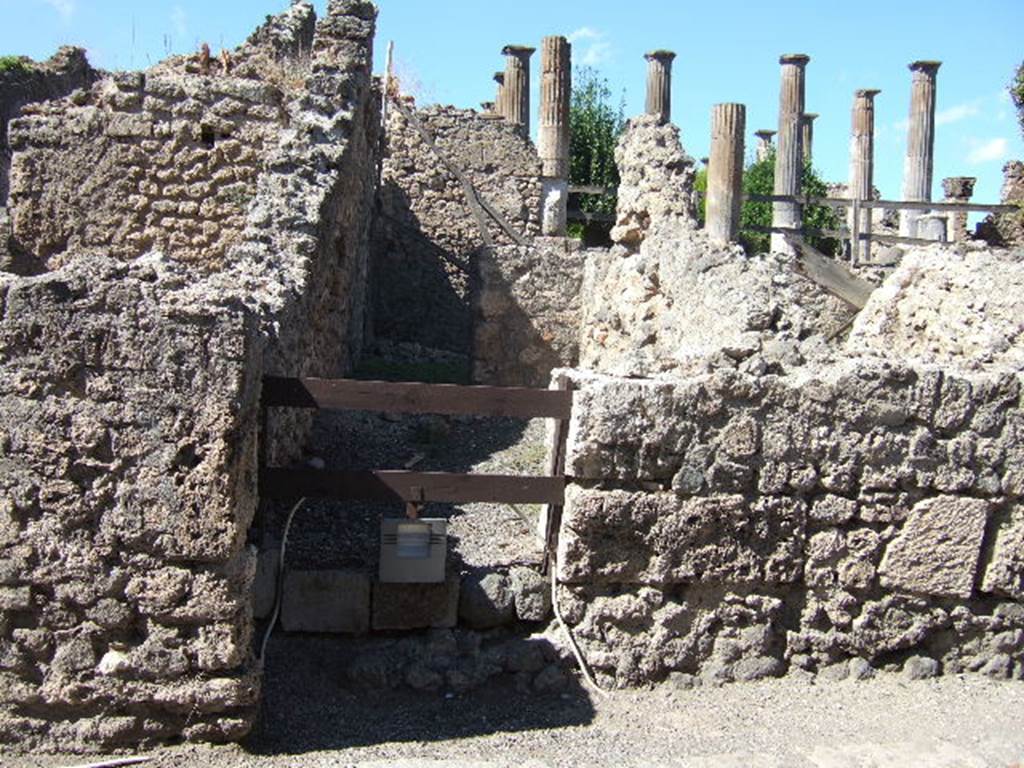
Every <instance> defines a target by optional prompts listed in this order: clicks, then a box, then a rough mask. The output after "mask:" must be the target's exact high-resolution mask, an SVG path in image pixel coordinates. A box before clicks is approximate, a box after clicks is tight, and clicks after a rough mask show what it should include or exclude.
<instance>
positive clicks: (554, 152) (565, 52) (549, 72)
mask: <svg viewBox="0 0 1024 768" xmlns="http://www.w3.org/2000/svg"><path fill="white" fill-rule="evenodd" d="M540 66H541V81H540V130H539V132H538V134H537V150H538V153H539V154H540V159H541V164H542V171H541V173H542V174H543V175H544V179H543V200H542V206H543V208H542V211H541V231H542V232H543V233H544V234H545V235H550V236H554V237H564V236H565V234H566V228H567V226H568V219H567V210H566V209H567V206H568V202H569V103H570V98H571V91H572V47H571V46H570V45H569V42H568V41H567V40H566V39H565V38H564V37H545V38H544V40H543V42H542V44H541V60H540Z"/></svg>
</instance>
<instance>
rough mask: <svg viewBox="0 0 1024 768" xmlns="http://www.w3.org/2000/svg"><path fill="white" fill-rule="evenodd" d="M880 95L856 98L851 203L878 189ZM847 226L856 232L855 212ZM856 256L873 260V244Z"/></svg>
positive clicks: (871, 92) (865, 216)
mask: <svg viewBox="0 0 1024 768" xmlns="http://www.w3.org/2000/svg"><path fill="white" fill-rule="evenodd" d="M879 93H881V91H879V90H877V89H874V88H866V89H862V90H859V91H855V92H854V94H853V118H852V122H851V127H850V188H849V197H850V199H851V200H870V199H871V197H872V195H873V194H874V189H875V96H877V95H878V94H879ZM871 215H872V210H871V209H870V208H865V209H863V210H861V212H860V225H859V231H860V232H866V231H867V230H868V228H869V226H870V224H871ZM847 226H849V228H850V231H851V232H853V230H854V226H853V208H852V207H851V208H850V209H849V210H848V213H847ZM853 250H854V252H856V253H857V254H858V255H859V258H863V259H864V260H869V259H870V258H871V241H870V240H864V241H861V243H860V245H859V246H858V247H855V248H854V249H853Z"/></svg>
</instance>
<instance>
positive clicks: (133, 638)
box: [0, 0, 379, 750]
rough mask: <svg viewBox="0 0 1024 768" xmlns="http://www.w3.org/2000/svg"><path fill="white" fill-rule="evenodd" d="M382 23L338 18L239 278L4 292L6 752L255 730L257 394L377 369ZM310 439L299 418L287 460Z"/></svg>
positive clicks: (156, 259) (103, 273) (80, 275)
mask: <svg viewBox="0 0 1024 768" xmlns="http://www.w3.org/2000/svg"><path fill="white" fill-rule="evenodd" d="M300 7H301V8H305V9H308V12H309V13H312V7H311V6H309V5H308V4H300ZM293 12H294V9H293ZM375 15H376V10H375V8H374V7H373V6H372V4H370V3H366V2H359V1H358V0H332V2H330V3H329V5H328V10H327V15H326V17H325V18H323V19H321V20H320V21H319V23H318V25H317V28H316V37H315V39H314V41H313V44H312V54H311V69H310V71H309V76H308V78H307V79H306V80H305V85H304V86H303V88H302V90H301V92H300V93H299V94H297V97H296V98H294V99H291V100H289V101H288V102H287V103H286V105H285V108H286V109H287V110H288V118H289V125H290V128H291V130H288V131H281V132H280V133H279V135H278V136H277V137H276V139H275V141H273V142H269V141H268V142H267V143H268V146H269V145H270V144H273V146H272V147H270V148H269V150H268V152H267V156H266V160H265V164H264V166H263V172H262V173H261V174H260V176H259V178H258V179H257V180H256V182H255V185H254V196H253V199H252V201H251V202H250V203H249V205H248V209H247V213H246V223H245V229H244V230H243V231H242V232H241V234H240V236H239V240H238V242H237V244H235V245H233V246H232V247H230V248H229V249H228V251H227V253H226V255H225V258H224V260H223V263H224V264H225V265H226V268H224V269H221V270H219V271H210V269H209V266H210V265H206V264H204V265H202V266H201V267H200V266H198V265H195V264H192V263H188V262H184V261H179V260H176V259H174V258H173V257H171V256H169V255H167V254H163V253H160V252H158V251H151V252H149V253H139V254H137V255H136V256H135V257H134V258H131V257H126V256H125V254H123V253H120V252H117V249H111V250H112V251H113V252H111V253H103V252H99V251H98V249H91V250H81V251H78V250H74V251H72V252H68V253H66V254H64V256H63V257H62V259H61V264H60V266H57V265H56V264H54V265H52V266H53V268H52V269H51V270H50V271H47V272H44V273H42V274H39V275H36V276H18V275H14V274H10V273H7V274H3V273H0V421H2V423H3V424H4V427H3V429H2V431H0V467H2V471H0V742H3V743H5V744H13V745H16V746H17V747H18V748H33V747H36V746H40V745H42V746H50V747H53V746H59V747H60V748H61V749H63V750H97V749H111V748H115V747H124V746H129V745H136V744H150V743H154V742H159V741H165V740H168V739H173V738H179V737H184V738H186V739H196V740H217V741H220V740H230V739H237V738H240V737H241V736H242V735H244V734H245V733H246V732H247V731H248V730H249V728H250V727H251V725H252V722H253V719H254V716H255V712H256V703H257V700H258V696H259V682H260V680H259V669H258V666H257V664H256V662H255V659H254V658H253V655H252V654H253V650H252V646H251V643H250V640H251V632H252V615H251V604H250V591H251V582H252V578H253V573H254V569H255V561H256V553H255V551H254V550H253V549H251V548H249V547H247V546H246V544H247V533H248V531H249V527H250V524H251V522H252V520H253V517H254V514H255V510H256V504H257V498H256V469H257V465H256V461H257V459H256V455H257V440H258V436H257V431H258V421H259V419H258V400H259V382H260V377H261V375H262V374H263V373H264V372H267V371H269V372H274V373H281V374H293V375H294V374H303V373H312V374H320V375H331V374H335V373H337V372H339V371H340V370H342V369H343V368H344V366H345V365H346V362H347V359H348V358H349V356H350V355H351V354H352V353H353V351H354V350H355V349H357V348H358V344H359V340H360V336H361V325H362V316H361V312H362V306H363V294H364V289H365V276H366V266H367V253H368V226H369V224H368V222H369V218H370V216H369V214H370V211H371V209H372V205H373V198H374V194H375V171H376V164H377V160H376V156H375V152H374V149H375V147H376V146H377V129H376V125H377V123H378V122H379V117H378V115H377V104H378V99H379V97H378V96H377V95H375V94H374V92H373V88H372V82H371V77H370V62H371V58H372V56H371V54H372V39H373V29H374V19H375ZM178 77H179V78H181V79H182V82H181V83H180V86H181V87H182V88H185V89H188V88H190V87H192V84H191V81H190V80H189V78H193V77H200V76H198V75H194V74H189V73H187V72H182V73H181V74H179V75H178ZM254 85H255V86H258V83H254ZM15 162H17V157H16V158H15ZM44 170H45V169H44ZM49 172H51V173H52V171H49ZM149 172H150V173H156V171H155V170H153V169H150V171H149ZM301 426H302V424H301V422H300V421H298V420H295V419H288V418H282V419H280V420H278V422H277V424H276V426H275V427H274V428H273V429H272V432H273V433H272V434H271V435H270V436H267V435H264V436H263V437H264V439H267V440H269V441H272V443H273V445H272V446H271V447H272V448H274V449H275V450H273V451H271V454H272V456H273V454H275V453H276V454H278V455H280V456H282V457H287V456H288V455H294V453H295V450H296V449H297V448H298V447H299V446H300V445H301V443H302V441H303V439H304V434H303V432H302V430H301V429H300V428H299V427H301Z"/></svg>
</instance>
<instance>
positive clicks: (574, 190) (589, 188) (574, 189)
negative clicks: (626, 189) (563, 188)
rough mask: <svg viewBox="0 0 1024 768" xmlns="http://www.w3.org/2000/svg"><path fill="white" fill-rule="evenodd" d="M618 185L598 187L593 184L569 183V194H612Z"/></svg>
mask: <svg viewBox="0 0 1024 768" xmlns="http://www.w3.org/2000/svg"><path fill="white" fill-rule="evenodd" d="M618 189H619V188H618V187H600V186H597V185H594V184H570V185H569V194H570V195H614V194H615V193H616V192H618Z"/></svg>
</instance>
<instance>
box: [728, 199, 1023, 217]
mask: <svg viewBox="0 0 1024 768" xmlns="http://www.w3.org/2000/svg"><path fill="white" fill-rule="evenodd" d="M743 199H744V200H745V201H750V202H754V203H798V204H800V205H830V206H840V205H841V206H845V207H847V208H849V207H851V206H852V205H853V198H846V197H808V196H806V195H796V196H794V195H744V196H743ZM860 206H861V208H888V209H889V210H894V211H951V212H968V213H986V212H991V213H1013V212H1014V211H1019V210H1020V208H1019V207H1018V206H1016V205H1003V204H997V203H992V204H987V203H921V202H916V201H910V200H861V201H860Z"/></svg>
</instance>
